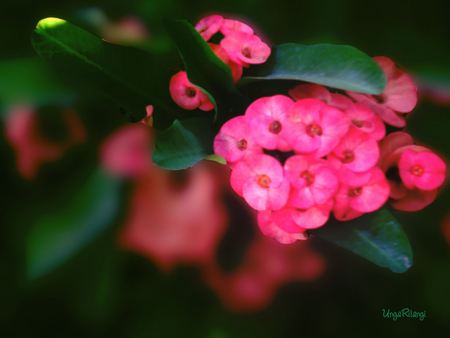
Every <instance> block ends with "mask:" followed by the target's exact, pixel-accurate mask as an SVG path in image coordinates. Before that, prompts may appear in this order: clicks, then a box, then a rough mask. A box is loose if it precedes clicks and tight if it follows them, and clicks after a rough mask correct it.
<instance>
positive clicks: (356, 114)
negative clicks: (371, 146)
mask: <svg viewBox="0 0 450 338" xmlns="http://www.w3.org/2000/svg"><path fill="white" fill-rule="evenodd" d="M344 112H345V114H346V115H347V116H348V118H349V119H350V122H351V126H352V128H357V129H359V130H361V131H362V132H364V133H366V134H368V135H369V136H370V137H371V138H373V139H374V140H377V141H378V140H381V139H382V138H383V137H384V136H385V135H386V127H385V126H384V123H383V120H382V119H381V118H379V117H378V116H377V115H375V114H374V112H373V111H372V110H370V109H369V108H367V107H366V106H364V105H362V104H354V105H353V106H352V107H351V108H350V109H347V110H345V111H344Z"/></svg>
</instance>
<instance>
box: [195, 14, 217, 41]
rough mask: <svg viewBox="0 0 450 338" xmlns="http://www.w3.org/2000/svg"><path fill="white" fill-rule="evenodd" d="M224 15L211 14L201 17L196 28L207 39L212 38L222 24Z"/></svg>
mask: <svg viewBox="0 0 450 338" xmlns="http://www.w3.org/2000/svg"><path fill="white" fill-rule="evenodd" d="M222 22H223V17H222V16H220V15H210V16H207V17H205V18H203V19H201V20H200V21H199V22H198V23H197V24H196V25H195V29H196V30H197V32H199V33H200V35H201V36H202V38H203V39H205V41H208V40H209V39H211V37H212V36H213V35H214V34H216V33H217V32H218V31H219V29H220V27H221V26H222Z"/></svg>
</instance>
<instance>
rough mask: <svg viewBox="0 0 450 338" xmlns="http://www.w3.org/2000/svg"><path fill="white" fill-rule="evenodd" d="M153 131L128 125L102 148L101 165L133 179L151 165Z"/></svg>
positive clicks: (111, 137) (104, 143)
mask: <svg viewBox="0 0 450 338" xmlns="http://www.w3.org/2000/svg"><path fill="white" fill-rule="evenodd" d="M150 107H151V106H150ZM152 139H153V130H152V129H151V128H146V127H144V126H143V125H142V124H128V125H126V126H123V127H122V128H120V129H118V130H117V131H115V132H114V133H113V134H111V135H110V136H109V137H108V138H107V139H106V140H105V141H104V142H103V144H102V146H101V148H100V163H101V164H102V166H103V167H104V168H105V170H106V171H108V172H109V173H111V174H113V175H116V176H119V177H132V176H137V175H140V174H142V173H144V172H145V171H146V170H148V167H149V166H150V164H151V158H150V151H151V141H152Z"/></svg>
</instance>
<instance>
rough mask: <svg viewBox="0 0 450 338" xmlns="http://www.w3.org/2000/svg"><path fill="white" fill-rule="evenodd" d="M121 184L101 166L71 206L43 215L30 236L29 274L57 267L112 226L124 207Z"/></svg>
mask: <svg viewBox="0 0 450 338" xmlns="http://www.w3.org/2000/svg"><path fill="white" fill-rule="evenodd" d="M120 186H121V184H120V181H119V180H118V179H117V178H114V177H111V176H109V175H107V174H106V173H104V172H102V171H101V170H97V171H96V172H94V173H93V175H92V176H91V178H90V180H89V181H88V182H87V184H86V185H85V186H84V187H83V188H82V190H81V191H80V193H79V194H78V195H77V196H76V198H75V199H74V200H73V201H72V202H70V204H69V205H68V206H67V208H65V209H64V210H61V211H58V212H56V213H54V214H51V215H48V216H46V217H44V218H42V219H40V220H39V221H38V222H37V223H36V225H35V226H34V227H33V229H32V231H31V232H30V234H29V236H28V239H27V247H26V249H27V274H28V277H29V278H31V279H35V278H38V277H41V276H43V275H45V274H47V273H48V272H50V271H52V270H53V269H55V268H57V267H58V266H59V265H61V264H62V263H64V262H65V261H67V260H68V259H70V258H71V257H72V256H74V255H75V254H76V253H77V252H78V251H79V250H81V249H82V248H83V247H85V246H86V245H87V244H89V243H90V242H91V241H92V240H93V239H94V238H96V236H98V235H99V234H100V233H101V232H102V231H103V230H105V229H106V228H107V227H108V226H110V225H111V224H112V223H113V222H114V220H115V218H116V216H117V214H118V210H119V207H120Z"/></svg>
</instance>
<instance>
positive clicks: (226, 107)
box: [163, 19, 250, 122]
mask: <svg viewBox="0 0 450 338" xmlns="http://www.w3.org/2000/svg"><path fill="white" fill-rule="evenodd" d="M163 23H164V27H165V29H166V31H167V33H168V34H169V36H170V37H171V39H172V41H173V42H174V44H175V45H176V46H177V48H178V51H179V52H180V55H181V58H182V59H183V63H184V66H185V68H186V72H187V75H188V78H189V81H191V82H192V83H193V84H195V85H196V86H198V87H200V88H201V89H202V90H204V91H205V93H206V94H207V95H208V97H209V98H210V99H211V101H212V102H213V103H214V106H215V107H216V114H217V113H219V114H224V115H226V116H229V114H230V113H231V114H234V115H233V116H237V115H240V114H244V112H245V109H246V108H247V106H248V105H249V104H250V102H249V101H248V99H247V98H246V97H245V96H243V95H242V94H241V93H240V92H239V91H238V90H237V88H236V85H235V84H234V82H233V78H232V76H231V70H230V67H229V66H227V65H226V64H225V63H223V62H222V61H221V60H220V59H219V58H218V57H217V56H216V55H215V54H214V52H213V51H212V49H211V48H210V47H209V46H208V44H207V43H206V41H205V40H204V39H203V38H202V37H201V35H200V34H199V33H198V32H197V31H196V30H195V28H194V27H193V26H192V25H191V24H190V23H189V22H188V21H185V20H174V19H163ZM216 117H217V115H216ZM224 122H225V121H224Z"/></svg>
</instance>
